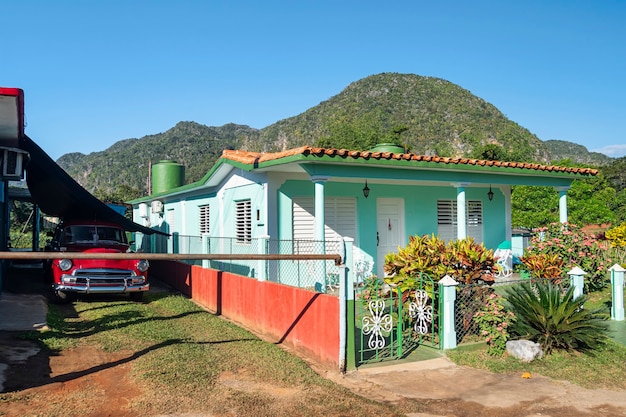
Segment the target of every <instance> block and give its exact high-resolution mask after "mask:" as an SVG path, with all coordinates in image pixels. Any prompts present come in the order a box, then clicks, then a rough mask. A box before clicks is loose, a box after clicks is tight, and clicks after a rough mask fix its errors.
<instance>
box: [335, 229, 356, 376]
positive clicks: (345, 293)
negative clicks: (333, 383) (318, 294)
mask: <svg viewBox="0 0 626 417" xmlns="http://www.w3.org/2000/svg"><path fill="white" fill-rule="evenodd" d="M343 246H344V248H343V259H342V265H341V270H340V271H339V272H340V275H339V277H340V278H339V369H340V370H341V371H342V372H345V371H346V370H352V369H356V343H355V332H356V330H355V321H356V317H355V311H354V259H353V255H352V251H353V248H354V239H352V238H351V237H344V238H343Z"/></svg>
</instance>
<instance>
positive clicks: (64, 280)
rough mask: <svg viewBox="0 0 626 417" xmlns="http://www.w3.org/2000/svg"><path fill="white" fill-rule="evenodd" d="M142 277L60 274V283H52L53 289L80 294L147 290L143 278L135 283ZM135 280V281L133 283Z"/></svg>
mask: <svg viewBox="0 0 626 417" xmlns="http://www.w3.org/2000/svg"><path fill="white" fill-rule="evenodd" d="M140 278H142V277H138V276H125V277H110V276H109V277H107V278H103V277H99V276H94V277H89V276H85V275H81V276H80V277H77V276H74V275H62V276H61V283H60V284H54V289H55V290H58V291H65V292H74V293H81V294H89V293H99V294H105V293H126V292H140V291H148V290H149V289H150V284H149V283H147V282H145V281H146V279H145V278H144V279H143V282H142V283H139V284H138V283H136V281H138V279H140ZM133 281H135V283H133Z"/></svg>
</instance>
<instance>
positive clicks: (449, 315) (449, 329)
mask: <svg viewBox="0 0 626 417" xmlns="http://www.w3.org/2000/svg"><path fill="white" fill-rule="evenodd" d="M457 285H459V283H458V282H456V281H455V280H454V279H453V278H452V277H451V276H450V275H446V276H445V277H443V278H441V279H440V280H439V297H440V298H441V302H440V303H439V306H440V307H441V311H439V314H443V326H442V335H441V339H442V341H441V348H442V349H454V348H455V347H456V329H455V327H454V302H455V301H456V286H457Z"/></svg>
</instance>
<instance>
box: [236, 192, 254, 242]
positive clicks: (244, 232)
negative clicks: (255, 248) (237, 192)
mask: <svg viewBox="0 0 626 417" xmlns="http://www.w3.org/2000/svg"><path fill="white" fill-rule="evenodd" d="M235 210H236V213H235V219H236V224H235V234H236V238H237V242H241V243H250V241H251V240H252V204H251V203H250V200H242V201H237V202H236V205H235Z"/></svg>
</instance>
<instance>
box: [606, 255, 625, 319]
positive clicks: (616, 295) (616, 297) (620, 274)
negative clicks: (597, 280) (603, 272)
mask: <svg viewBox="0 0 626 417" xmlns="http://www.w3.org/2000/svg"><path fill="white" fill-rule="evenodd" d="M609 270H610V271H611V293H612V296H613V297H612V300H613V302H612V304H611V320H617V321H624V272H626V269H624V268H622V266H621V265H620V264H615V265H613V266H612V267H611V268H610V269H609Z"/></svg>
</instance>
